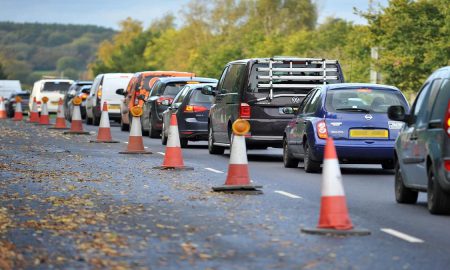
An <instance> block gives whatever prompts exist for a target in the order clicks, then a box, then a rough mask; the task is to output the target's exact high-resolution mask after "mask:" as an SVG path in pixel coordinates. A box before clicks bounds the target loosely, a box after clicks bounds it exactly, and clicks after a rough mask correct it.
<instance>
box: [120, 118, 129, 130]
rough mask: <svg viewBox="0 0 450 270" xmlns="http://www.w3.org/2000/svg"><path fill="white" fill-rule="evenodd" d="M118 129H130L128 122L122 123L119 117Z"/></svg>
mask: <svg viewBox="0 0 450 270" xmlns="http://www.w3.org/2000/svg"><path fill="white" fill-rule="evenodd" d="M120 130H121V131H130V124H125V123H123V120H122V118H120Z"/></svg>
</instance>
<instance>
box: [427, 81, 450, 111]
mask: <svg viewBox="0 0 450 270" xmlns="http://www.w3.org/2000/svg"><path fill="white" fill-rule="evenodd" d="M449 101H450V80H449V79H446V80H444V81H443V82H442V84H441V89H440V90H439V93H438V95H437V97H436V102H435V103H434V106H433V112H432V113H431V120H442V119H444V116H445V112H446V110H447V106H448V102H449Z"/></svg>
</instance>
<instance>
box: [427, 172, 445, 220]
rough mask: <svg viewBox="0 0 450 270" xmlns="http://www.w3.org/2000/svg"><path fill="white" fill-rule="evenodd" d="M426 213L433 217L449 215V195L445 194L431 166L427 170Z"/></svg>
mask: <svg viewBox="0 0 450 270" xmlns="http://www.w3.org/2000/svg"><path fill="white" fill-rule="evenodd" d="M427 193H428V200H427V202H428V211H430V213H431V214H434V215H440V214H450V195H449V194H447V193H445V192H444V191H443V190H442V188H441V186H440V185H439V182H438V181H437V179H436V174H435V172H434V168H433V165H431V166H430V167H429V168H428V188H427Z"/></svg>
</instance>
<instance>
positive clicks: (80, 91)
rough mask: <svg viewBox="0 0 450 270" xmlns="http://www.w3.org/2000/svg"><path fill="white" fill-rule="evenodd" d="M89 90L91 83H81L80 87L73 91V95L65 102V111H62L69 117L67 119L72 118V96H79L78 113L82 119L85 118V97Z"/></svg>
mask: <svg viewBox="0 0 450 270" xmlns="http://www.w3.org/2000/svg"><path fill="white" fill-rule="evenodd" d="M90 92H91V85H83V86H82V87H80V88H78V90H77V91H76V92H75V95H74V96H73V97H72V98H71V99H70V100H69V101H68V102H67V108H68V110H67V111H64V114H65V115H66V117H69V118H68V119H70V120H71V119H72V112H73V103H72V100H73V98H74V97H79V98H81V100H82V101H81V104H80V114H81V118H82V119H86V98H87V97H88V96H89V93H90Z"/></svg>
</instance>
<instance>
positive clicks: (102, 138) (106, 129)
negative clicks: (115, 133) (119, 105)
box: [91, 101, 118, 143]
mask: <svg viewBox="0 0 450 270" xmlns="http://www.w3.org/2000/svg"><path fill="white" fill-rule="evenodd" d="M91 143H118V141H113V140H112V137H111V127H110V125H109V114H108V104H107V103H106V101H105V102H104V103H103V108H102V115H101V117H100V126H99V127H98V134H97V140H95V141H91Z"/></svg>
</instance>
